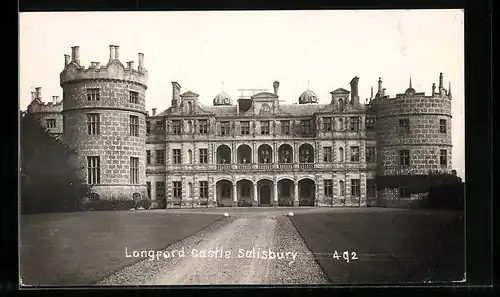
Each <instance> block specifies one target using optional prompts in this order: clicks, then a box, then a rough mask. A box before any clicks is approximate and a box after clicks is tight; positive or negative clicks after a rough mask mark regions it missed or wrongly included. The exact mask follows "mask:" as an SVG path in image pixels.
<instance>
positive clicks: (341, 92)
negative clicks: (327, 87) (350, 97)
mask: <svg viewBox="0 0 500 297" xmlns="http://www.w3.org/2000/svg"><path fill="white" fill-rule="evenodd" d="M349 93H350V92H349V91H348V90H346V89H343V88H338V89H336V90H335V91H332V92H330V94H349Z"/></svg>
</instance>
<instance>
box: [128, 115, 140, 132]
mask: <svg viewBox="0 0 500 297" xmlns="http://www.w3.org/2000/svg"><path fill="white" fill-rule="evenodd" d="M130 136H139V117H138V116H133V115H131V116H130Z"/></svg>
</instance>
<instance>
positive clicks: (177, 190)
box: [173, 181, 182, 198]
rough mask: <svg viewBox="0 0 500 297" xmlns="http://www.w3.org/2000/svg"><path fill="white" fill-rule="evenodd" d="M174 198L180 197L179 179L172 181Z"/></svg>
mask: <svg viewBox="0 0 500 297" xmlns="http://www.w3.org/2000/svg"><path fill="white" fill-rule="evenodd" d="M173 184H174V198H182V184H181V182H180V181H174V182H173Z"/></svg>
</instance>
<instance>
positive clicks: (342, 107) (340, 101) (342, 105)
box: [339, 99, 344, 111]
mask: <svg viewBox="0 0 500 297" xmlns="http://www.w3.org/2000/svg"><path fill="white" fill-rule="evenodd" d="M339 111H344V100H342V99H339Z"/></svg>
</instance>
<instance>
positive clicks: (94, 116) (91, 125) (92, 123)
mask: <svg viewBox="0 0 500 297" xmlns="http://www.w3.org/2000/svg"><path fill="white" fill-rule="evenodd" d="M100 127H101V116H100V114H98V113H88V114H87V130H88V133H89V135H98V134H100V130H101V129H100Z"/></svg>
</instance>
